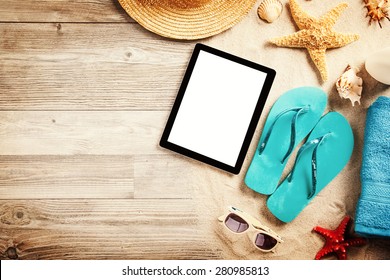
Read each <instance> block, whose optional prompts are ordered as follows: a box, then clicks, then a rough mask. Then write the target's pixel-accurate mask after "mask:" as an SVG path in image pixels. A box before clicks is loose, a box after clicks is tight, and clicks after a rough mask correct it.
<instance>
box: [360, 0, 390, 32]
mask: <svg viewBox="0 0 390 280" xmlns="http://www.w3.org/2000/svg"><path fill="white" fill-rule="evenodd" d="M364 3H365V5H364V6H365V7H366V8H367V15H366V17H370V21H369V24H371V21H377V22H378V24H379V26H380V28H382V24H381V21H382V20H383V19H385V18H387V19H388V20H389V21H390V15H389V13H390V0H364Z"/></svg>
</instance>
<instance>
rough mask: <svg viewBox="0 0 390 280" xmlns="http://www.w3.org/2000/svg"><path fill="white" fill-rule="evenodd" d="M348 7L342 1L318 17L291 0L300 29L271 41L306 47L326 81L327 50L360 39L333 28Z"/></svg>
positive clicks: (293, 46) (289, 45)
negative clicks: (309, 13)
mask: <svg viewBox="0 0 390 280" xmlns="http://www.w3.org/2000/svg"><path fill="white" fill-rule="evenodd" d="M347 7H348V4H347V3H340V4H338V5H337V6H336V7H334V8H333V9H332V10H330V11H329V12H327V13H326V14H325V15H323V16H322V17H320V18H319V19H317V18H315V17H312V16H310V15H308V14H307V13H306V12H304V11H303V10H302V8H301V7H299V6H298V4H297V2H295V0H290V10H291V15H292V17H293V19H294V21H295V23H296V24H297V25H298V27H299V29H300V30H299V31H298V32H295V33H293V34H291V35H288V36H284V37H280V38H275V39H272V40H271V43H274V44H275V45H277V46H280V47H292V48H306V49H307V50H308V52H309V54H310V57H311V59H312V60H313V62H314V64H315V66H316V67H317V69H318V70H319V71H320V74H321V78H322V80H323V81H326V80H327V79H328V71H327V69H326V60H325V51H326V50H327V49H330V48H340V47H343V46H345V45H347V44H349V43H352V42H353V41H356V40H357V39H359V35H357V34H342V33H339V32H336V31H334V30H333V26H334V25H335V23H336V21H337V20H338V18H339V17H340V15H341V13H342V12H343V11H344V10H345V8H347Z"/></svg>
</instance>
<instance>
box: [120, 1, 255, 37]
mask: <svg viewBox="0 0 390 280" xmlns="http://www.w3.org/2000/svg"><path fill="white" fill-rule="evenodd" d="M118 1H119V3H120V4H121V6H122V7H123V8H124V9H125V11H126V12H127V13H128V14H129V15H130V16H131V17H132V18H133V19H134V20H136V21H137V22H138V23H139V24H141V25H142V26H143V27H145V28H146V29H148V30H150V31H152V32H154V33H157V34H159V35H161V36H164V37H169V38H175V39H184V40H193V39H201V38H206V37H209V36H212V35H215V34H218V33H220V32H222V31H224V30H226V29H229V28H230V27H232V26H233V25H235V24H236V23H238V22H239V21H240V20H241V19H242V18H243V17H244V16H245V15H246V14H247V13H248V12H249V10H250V9H251V8H252V7H253V5H254V4H255V2H256V0H118Z"/></svg>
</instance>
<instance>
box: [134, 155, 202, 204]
mask: <svg viewBox="0 0 390 280" xmlns="http://www.w3.org/2000/svg"><path fill="white" fill-rule="evenodd" d="M201 172H202V166H201V163H199V162H196V161H194V160H191V159H188V158H185V157H183V156H177V155H175V154H174V153H171V152H169V154H167V155H165V154H164V155H161V154H160V155H157V154H156V155H140V156H136V157H135V161H134V174H135V176H134V197H135V198H192V197H194V190H195V189H196V188H197V184H198V183H199V180H198V179H199V175H200V173H201Z"/></svg>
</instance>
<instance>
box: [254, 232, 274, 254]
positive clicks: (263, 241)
mask: <svg viewBox="0 0 390 280" xmlns="http://www.w3.org/2000/svg"><path fill="white" fill-rule="evenodd" d="M277 243H278V241H277V240H276V239H275V238H273V237H272V236H269V235H267V234H263V233H258V234H257V235H256V240H255V244H256V246H257V247H258V248H260V249H262V250H271V249H272V248H274V247H275V246H276V244H277Z"/></svg>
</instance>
